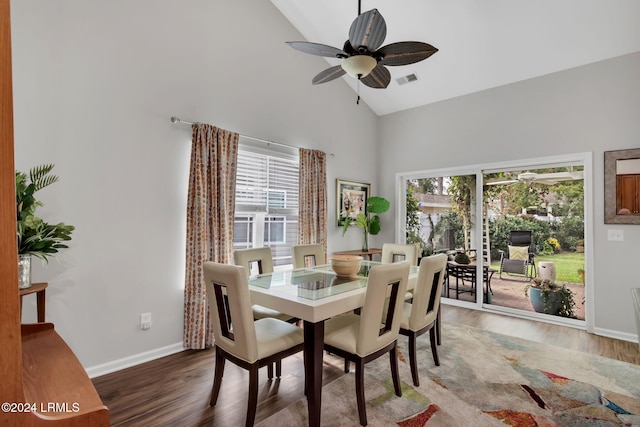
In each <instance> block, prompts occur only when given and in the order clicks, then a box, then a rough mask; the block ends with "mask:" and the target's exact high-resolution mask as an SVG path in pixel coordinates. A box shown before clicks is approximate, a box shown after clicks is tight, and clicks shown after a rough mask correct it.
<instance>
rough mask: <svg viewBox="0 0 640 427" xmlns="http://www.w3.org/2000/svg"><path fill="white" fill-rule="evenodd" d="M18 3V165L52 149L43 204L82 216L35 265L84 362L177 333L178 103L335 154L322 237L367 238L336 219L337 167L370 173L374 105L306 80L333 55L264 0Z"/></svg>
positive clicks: (188, 113)
mask: <svg viewBox="0 0 640 427" xmlns="http://www.w3.org/2000/svg"><path fill="white" fill-rule="evenodd" d="M11 17H12V41H13V68H14V110H15V112H14V115H15V157H16V159H15V160H16V168H17V169H19V170H23V171H26V170H28V169H29V168H31V167H32V166H35V165H39V164H43V163H55V164H56V167H55V169H54V172H55V173H57V174H58V175H59V176H60V182H58V183H56V184H55V185H53V186H52V187H49V188H47V189H45V190H43V191H42V192H41V193H39V194H38V196H39V197H40V198H41V199H42V200H43V201H44V202H45V204H46V206H45V207H43V208H41V212H40V213H41V214H42V215H43V216H44V217H45V219H47V220H49V221H55V222H58V221H62V222H66V223H69V224H73V225H75V226H76V231H75V232H74V234H73V240H72V241H71V244H70V249H68V250H66V251H64V252H63V253H61V254H60V256H59V257H58V260H57V261H56V260H53V261H52V262H50V263H49V265H48V266H47V267H42V266H40V265H39V263H37V262H36V266H35V271H34V277H33V278H34V280H35V281H48V282H49V288H48V290H47V320H48V321H51V322H53V323H54V324H55V325H56V329H57V330H58V332H59V333H60V334H61V335H62V337H63V338H64V339H65V340H66V341H67V343H69V345H70V346H71V348H72V349H73V350H74V352H75V353H76V354H77V355H78V357H79V359H80V361H81V362H82V363H83V365H84V366H85V367H89V368H91V367H96V366H98V365H103V364H108V363H110V362H113V361H118V360H120V359H123V358H129V357H133V359H135V355H138V354H141V353H145V352H152V353H153V352H154V351H156V352H157V351H160V352H162V350H157V349H162V348H164V347H166V346H171V345H173V344H175V343H181V341H182V326H183V283H184V256H185V255H184V247H185V201H186V192H187V178H188V164H189V153H190V139H191V132H190V128H189V127H188V126H184V125H173V124H171V123H170V121H169V118H170V117H171V116H173V115H176V116H178V117H181V118H183V119H185V120H190V121H201V122H205V123H211V124H214V125H217V126H220V127H222V128H226V129H230V130H234V131H237V132H239V133H241V134H245V135H250V136H255V137H259V138H264V139H268V140H273V141H279V142H282V143H287V144H295V145H300V146H304V147H307V148H316V149H321V150H323V151H326V152H327V153H335V155H336V156H335V158H329V159H328V188H329V201H330V203H329V208H330V212H331V215H330V217H329V224H330V227H329V230H330V236H329V239H330V244H329V250H330V251H333V250H338V249H347V248H350V247H353V246H354V245H360V238H359V235H357V233H354V234H353V235H347V236H346V237H344V238H342V237H341V236H340V230H339V229H338V228H337V227H335V226H333V224H334V223H335V216H334V215H335V214H334V213H333V212H334V211H335V202H334V200H335V179H336V178H338V177H340V178H349V179H354V180H362V181H365V182H374V181H375V180H376V176H377V175H376V171H375V168H373V167H370V165H374V164H375V162H376V159H377V153H376V150H375V149H372V148H371V145H372V143H373V142H374V141H375V140H376V134H375V127H376V124H377V118H376V116H375V115H374V114H373V113H372V112H371V110H370V109H369V108H368V107H367V106H366V105H365V104H362V103H361V104H360V105H359V106H357V105H356V104H355V94H354V92H353V91H352V90H351V89H350V88H348V86H347V85H346V84H345V83H344V81H343V80H341V79H340V80H337V81H334V82H331V83H328V84H326V85H321V86H312V85H311V79H312V77H313V76H314V75H315V74H317V73H318V72H319V71H321V70H322V69H324V68H327V67H328V65H327V63H326V62H325V61H324V60H323V59H322V58H319V57H313V56H310V55H305V54H302V53H300V52H297V51H295V50H293V49H291V48H289V47H288V46H286V45H285V41H287V40H299V39H300V38H301V36H300V34H299V33H297V31H295V30H294V29H293V27H292V26H291V25H290V24H289V23H288V22H287V21H286V20H285V19H284V18H283V17H282V15H281V14H280V13H279V12H278V11H277V9H275V7H274V6H272V4H271V3H270V2H266V1H259V0H250V1H234V2H230V1H222V0H185V1H180V2H176V1H170V0H136V1H130V0H110V1H101V0H90V1H87V0H56V1H50V0H19V1H18V0H14V1H12V2H11ZM362 148H365V149H362ZM355 247H357V246H355ZM143 312H151V313H152V315H153V326H152V328H151V329H150V330H148V331H141V330H140V329H139V315H140V313H143ZM23 321H25V322H32V321H35V297H33V298H32V297H27V298H25V306H24V313H23ZM142 358H143V357H139V358H138V359H136V360H138V361H139V360H142ZM133 359H131V360H130V361H134V362H135V360H133ZM127 360H128V359H127ZM114 366H115V365H114ZM98 371H99V370H98Z"/></svg>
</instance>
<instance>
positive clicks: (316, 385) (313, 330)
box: [304, 320, 324, 427]
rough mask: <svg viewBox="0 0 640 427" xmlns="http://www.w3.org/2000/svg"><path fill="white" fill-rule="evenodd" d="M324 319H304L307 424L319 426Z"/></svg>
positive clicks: (311, 426)
mask: <svg viewBox="0 0 640 427" xmlns="http://www.w3.org/2000/svg"><path fill="white" fill-rule="evenodd" d="M323 347H324V321H321V322H317V323H312V322H308V321H306V320H305V321H304V378H305V382H306V387H307V406H308V409H309V426H310V427H320V407H321V405H322V356H323V353H322V352H323Z"/></svg>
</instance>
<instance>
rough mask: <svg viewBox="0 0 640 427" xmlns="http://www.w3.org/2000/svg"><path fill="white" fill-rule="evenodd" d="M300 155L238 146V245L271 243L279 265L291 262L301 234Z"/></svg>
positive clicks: (236, 221)
mask: <svg viewBox="0 0 640 427" xmlns="http://www.w3.org/2000/svg"><path fill="white" fill-rule="evenodd" d="M299 170H300V166H299V163H298V161H297V159H295V160H294V159H291V158H284V157H278V156H277V154H276V155H269V154H266V153H264V152H257V151H249V150H243V149H242V147H240V149H239V150H238V166H237V172H236V214H235V222H234V238H233V242H234V248H235V249H241V248H251V247H261V246H268V247H270V248H271V252H272V255H273V261H274V265H275V266H281V265H288V264H291V263H292V260H291V246H293V245H295V244H296V243H297V238H298V194H299V192H298V175H299Z"/></svg>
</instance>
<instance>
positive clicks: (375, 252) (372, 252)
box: [334, 248, 382, 261]
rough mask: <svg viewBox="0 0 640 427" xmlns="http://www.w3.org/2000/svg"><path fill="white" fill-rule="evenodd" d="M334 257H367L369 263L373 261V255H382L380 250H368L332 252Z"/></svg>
mask: <svg viewBox="0 0 640 427" xmlns="http://www.w3.org/2000/svg"><path fill="white" fill-rule="evenodd" d="M334 254H336V255H360V256H366V257H369V261H373V256H374V255H382V249H380V248H370V249H369V250H368V251H363V250H362V249H356V250H354V251H338V252H334Z"/></svg>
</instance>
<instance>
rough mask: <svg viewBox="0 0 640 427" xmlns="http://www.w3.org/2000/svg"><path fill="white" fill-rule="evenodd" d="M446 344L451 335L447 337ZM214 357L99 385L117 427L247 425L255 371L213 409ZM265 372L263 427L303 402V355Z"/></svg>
mask: <svg viewBox="0 0 640 427" xmlns="http://www.w3.org/2000/svg"><path fill="white" fill-rule="evenodd" d="M442 313H443V320H444V322H449V323H458V324H465V325H469V326H473V327H476V328H480V329H485V330H489V331H493V332H498V333H502V334H505V335H511V336H517V337H520V338H525V339H528V340H531V341H536V342H541V343H546V344H551V345H556V346H560V347H564V348H568V349H571V350H577V351H582V352H586V353H592V354H598V355H601V356H605V357H609V358H612V359H617V360H622V361H625V362H629V363H635V364H639V365H640V351H639V350H638V344H637V343H630V342H626V341H619V340H615V339H611V338H604V337H600V336H595V335H591V334H588V333H587V332H585V331H581V330H577V329H573V328H568V327H562V326H555V325H550V324H545V323H539V322H534V321H530V320H524V319H517V318H513V317H508V316H502V315H498V314H493V313H484V312H480V311H476V310H469V309H465V308H459V307H453V306H443V308H442ZM443 340H446V336H444V337H443ZM324 361H325V363H324V372H323V382H324V384H327V383H330V382H331V381H334V380H335V379H336V378H339V377H340V376H342V375H344V374H343V372H342V367H343V361H342V360H341V359H337V358H335V357H333V356H331V355H327V354H326V353H325V357H324ZM213 366H214V362H213V351H211V350H204V351H184V352H182V353H178V354H175V355H172V356H168V357H164V358H162V359H158V360H154V361H151V362H148V363H145V364H142V365H138V366H134V367H132V368H128V369H124V370H122V371H118V372H115V373H112V374H109V375H104V376H102V377H97V378H94V379H93V383H94V385H95V387H96V389H97V390H98V393H99V394H100V397H101V398H102V400H103V402H104V404H105V405H106V406H107V407H108V408H109V410H110V411H111V425H113V426H145V427H146V426H154V427H156V426H181V427H188V426H214V425H215V426H233V427H235V426H240V425H244V420H245V413H246V405H247V387H248V381H249V377H248V375H247V372H246V371H245V370H243V369H240V368H238V367H236V366H235V365H233V364H232V363H229V362H227V364H226V367H225V372H224V379H223V381H222V388H221V391H220V397H219V398H218V404H217V405H216V407H215V408H211V407H209V398H210V394H211V386H212V384H213ZM261 371H262V372H261V373H260V382H259V395H258V412H257V415H256V422H258V421H260V420H263V419H265V418H267V417H268V416H269V415H271V414H273V413H275V412H277V411H279V410H280V409H282V408H284V407H286V406H287V405H289V404H291V403H292V402H294V401H296V400H297V399H299V398H301V397H302V396H303V394H304V393H303V392H304V390H303V389H304V371H303V366H302V354H301V353H300V354H298V355H295V356H292V357H289V358H288V359H285V360H284V361H283V364H282V378H280V379H279V380H274V381H271V382H269V381H268V380H267V374H266V369H262V370H261Z"/></svg>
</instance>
